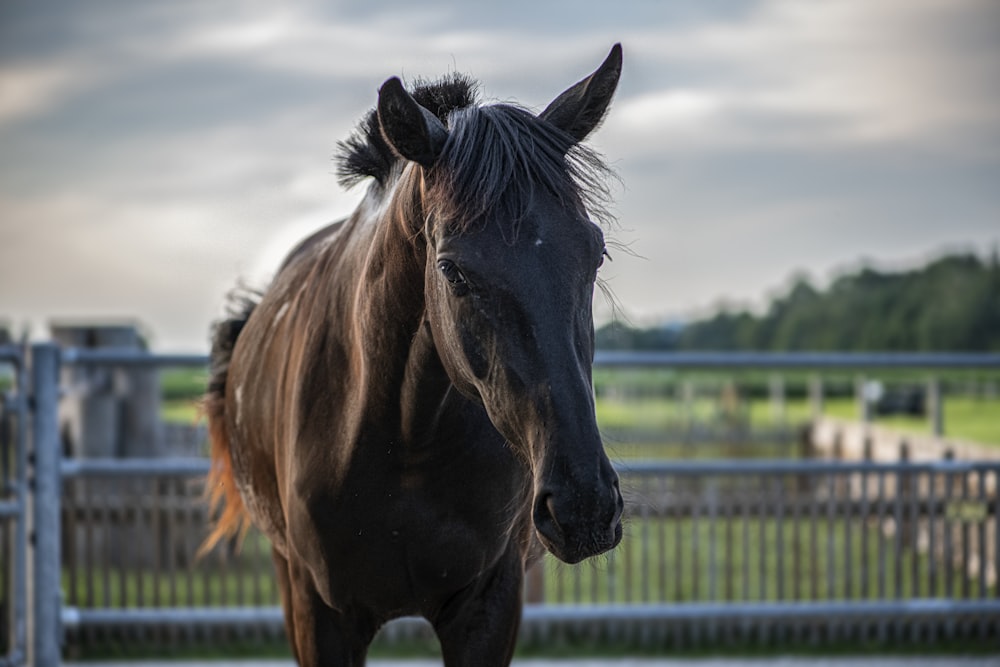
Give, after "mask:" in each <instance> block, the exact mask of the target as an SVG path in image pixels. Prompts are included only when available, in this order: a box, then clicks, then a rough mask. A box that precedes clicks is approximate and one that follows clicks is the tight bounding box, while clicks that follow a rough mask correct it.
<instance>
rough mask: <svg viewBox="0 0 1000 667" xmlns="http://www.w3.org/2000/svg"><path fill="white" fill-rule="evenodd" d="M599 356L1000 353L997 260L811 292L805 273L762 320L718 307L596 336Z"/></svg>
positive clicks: (958, 257)
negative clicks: (707, 313)
mask: <svg viewBox="0 0 1000 667" xmlns="http://www.w3.org/2000/svg"><path fill="white" fill-rule="evenodd" d="M597 346H598V348H601V349H633V350H761V351H766V350H775V351H777V350H788V351H799V350H801V351H806V350H812V351H825V350H843V351H857V352H862V351H894V350H896V351H899V350H907V351H970V352H973V351H978V352H986V351H1000V262H998V258H997V252H996V250H994V251H993V254H992V256H991V257H990V258H989V259H987V260H983V259H981V258H980V257H978V256H977V255H974V254H952V255H948V256H945V257H942V258H940V259H936V260H934V261H931V262H929V263H928V264H926V265H925V266H923V267H921V268H918V269H913V270H908V271H897V272H892V271H878V270H876V269H873V268H870V267H865V268H862V269H859V270H857V271H854V272H852V273H847V274H843V275H841V276H839V277H837V278H836V279H835V280H833V282H832V283H831V284H830V285H829V287H827V288H826V289H817V288H816V287H815V286H813V284H812V283H811V282H810V280H809V279H808V278H806V277H804V276H799V277H796V278H795V279H794V280H792V281H791V284H790V286H789V287H788V288H786V290H784V291H783V292H782V293H780V294H778V295H777V296H775V297H774V298H772V299H771V302H770V304H769V306H768V308H767V310H766V311H765V312H764V313H763V314H759V315H758V314H754V313H751V312H750V311H748V310H745V309H733V308H728V307H722V308H720V310H719V311H718V312H717V313H716V314H715V315H713V316H711V317H707V318H704V319H700V320H696V321H693V322H689V323H686V324H684V325H682V326H658V327H650V328H638V327H633V326H630V325H628V324H624V323H621V322H612V323H610V324H607V325H604V326H603V327H601V328H600V329H598V331H597Z"/></svg>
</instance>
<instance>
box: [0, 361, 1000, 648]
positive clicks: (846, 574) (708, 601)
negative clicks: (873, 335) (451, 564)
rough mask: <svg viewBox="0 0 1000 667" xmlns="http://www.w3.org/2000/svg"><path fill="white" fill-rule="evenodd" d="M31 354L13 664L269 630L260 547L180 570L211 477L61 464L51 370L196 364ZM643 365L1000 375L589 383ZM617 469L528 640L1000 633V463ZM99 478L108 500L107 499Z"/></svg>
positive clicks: (546, 590) (21, 441)
mask: <svg viewBox="0 0 1000 667" xmlns="http://www.w3.org/2000/svg"><path fill="white" fill-rule="evenodd" d="M22 354H23V353H22V352H21V351H20V349H19V348H16V349H8V348H0V363H4V362H7V363H11V364H13V365H14V367H15V369H16V371H17V373H16V377H17V380H16V391H14V392H13V396H12V397H11V398H9V399H8V405H7V406H6V408H5V412H6V413H10V412H11V411H12V410H13V412H14V413H15V414H16V421H17V429H15V436H14V440H15V441H16V445H15V446H14V447H12V448H7V449H5V450H4V451H5V459H4V460H5V465H8V466H13V467H12V468H10V469H5V473H7V472H11V470H12V471H13V472H11V474H9V475H7V474H5V475H4V478H5V479H4V481H5V491H8V492H13V494H12V495H11V493H7V494H6V495H4V496H2V497H0V525H3V526H4V527H5V529H6V526H8V525H13V526H14V531H15V532H16V531H18V530H20V531H21V537H20V538H18V539H22V540H23V539H24V525H25V522H24V520H23V517H24V509H25V505H26V504H27V503H28V502H29V495H28V494H26V493H25V489H26V488H27V480H28V479H29V477H28V475H27V473H28V472H29V471H28V469H27V449H28V448H27V442H28V440H27V436H26V435H25V433H26V431H27V428H26V427H27V425H28V418H29V411H28V400H27V398H26V397H27V396H28V395H29V394H28V391H27V390H28V371H30V373H31V378H32V387H31V389H32V393H31V399H32V403H33V411H32V412H31V413H30V416H31V417H32V424H31V426H32V428H31V432H32V437H31V441H32V442H33V444H34V448H33V451H34V461H33V465H32V467H31V471H30V472H31V474H32V477H31V479H32V482H33V489H34V492H33V493H31V494H30V503H31V505H32V512H31V516H32V524H31V530H32V532H33V534H34V540H33V541H32V545H31V546H30V547H29V549H30V551H28V552H27V553H29V557H28V558H27V559H26V560H25V558H24V556H23V554H25V553H26V549H25V548H14V549H12V550H10V551H8V552H7V553H11V554H13V558H12V567H13V568H15V570H14V571H15V572H16V571H17V569H16V568H17V567H22V568H24V567H28V570H29V571H28V572H27V576H20V577H18V576H16V575H15V576H13V578H12V582H11V585H12V586H13V587H14V595H12V596H10V597H11V599H12V603H11V604H12V605H13V612H12V613H13V618H14V619H15V623H13V624H12V627H13V628H14V631H13V633H14V637H13V638H12V640H11V643H10V645H9V647H8V651H9V652H8V656H7V662H8V663H11V664H20V663H22V661H23V655H21V654H19V653H18V651H19V650H22V652H24V651H26V652H27V655H28V659H29V660H30V661H32V664H37V665H58V663H59V660H60V637H61V636H62V635H61V633H62V631H64V630H65V631H70V632H74V633H81V632H82V633H86V632H89V631H91V630H94V631H104V630H106V629H108V628H112V629H113V628H127V630H126V631H127V632H128V633H132V634H135V633H140V634H141V633H143V632H149V633H153V634H156V633H160V634H162V636H163V637H165V638H166V639H167V640H171V639H175V638H176V637H177V636H179V635H178V633H181V634H183V633H185V632H188V631H189V630H190V629H191V628H192V627H193V628H194V630H190V631H193V632H196V633H202V632H203V631H205V632H207V631H210V630H211V627H218V628H230V629H232V628H250V629H251V631H253V632H262V633H268V632H280V631H281V614H280V611H279V609H278V607H277V599H278V598H277V592H276V590H275V588H274V585H273V581H271V579H270V571H271V570H270V563H269V555H268V548H267V545H266V544H264V543H263V541H262V539H259V538H257V537H255V536H254V535H253V534H251V536H250V537H249V538H248V541H247V543H246V545H245V546H244V549H243V551H242V552H239V553H237V552H236V551H235V550H234V549H232V548H231V547H232V545H222V546H221V547H219V548H218V549H217V550H216V552H214V553H213V554H210V555H209V556H208V557H207V558H206V559H204V560H202V561H199V562H197V563H195V562H194V561H192V560H191V555H192V554H193V553H194V551H195V549H196V547H197V545H198V543H199V542H200V536H201V535H202V534H203V532H202V531H204V527H205V524H206V510H205V507H204V505H203V504H202V501H201V497H200V489H199V488H198V484H197V482H196V481H195V480H197V479H199V478H201V477H203V476H204V473H205V472H206V470H207V465H208V464H207V461H205V460H203V459H150V460H144V459H113V460H103V459H75V460H70V459H64V458H62V455H61V449H60V440H59V432H58V429H59V424H58V417H57V407H58V397H59V387H58V375H59V373H58V371H59V368H60V367H61V366H66V365H78V366H91V365H99V366H204V365H205V364H206V363H207V358H206V357H204V356H202V355H169V356H162V355H151V354H145V353H121V352H113V351H103V350H99V351H98V350H82V349H80V350H75V349H68V350H62V351H60V350H59V349H57V348H56V347H55V346H54V345H51V344H39V345H35V346H33V347H32V349H31V358H30V361H31V363H30V366H29V365H28V364H26V363H25V359H24V357H23V356H22ZM648 366H655V367H670V368H678V369H685V368H701V369H749V368H769V369H809V370H815V369H828V368H836V369H866V368H951V369H970V368H975V369H986V368H990V369H995V368H1000V355H922V354H921V355H887V354H874V355H854V354H689V353H684V354H635V353H628V354H622V353H609V352H599V353H598V355H597V358H596V360H595V367H605V368H620V367H648ZM9 452H14V454H13V455H12V456H13V459H10V458H9V457H10V456H11V454H10V453H9ZM11 460H12V461H13V463H7V461H11ZM620 472H621V475H622V480H623V490H624V491H625V492H626V494H627V501H628V512H627V514H628V528H627V537H626V539H625V541H624V542H623V544H622V546H621V547H620V548H619V549H617V550H615V551H614V552H612V553H611V554H610V555H608V556H606V557H604V558H601V559H596V560H595V561H591V562H590V563H587V564H584V565H583V566H582V567H572V568H571V567H568V566H564V565H560V564H557V563H555V562H554V561H552V560H549V561H546V562H545V565H544V568H543V569H542V570H541V571H540V576H539V577H534V578H533V579H532V580H531V581H530V582H529V590H528V591H527V595H528V597H529V599H530V600H531V601H532V602H531V604H529V605H528V606H527V607H526V609H525V616H524V619H525V628H526V631H528V632H536V631H538V629H539V628H546V627H548V626H549V625H551V624H553V623H561V624H564V625H565V624H568V625H569V626H571V627H572V626H574V625H582V626H586V627H592V626H593V624H612V625H614V624H619V625H617V626H616V627H621V625H620V624H623V623H625V624H630V625H629V627H641V629H642V632H649V633H653V634H654V635H656V634H657V633H661V634H662V633H664V632H668V631H671V630H670V628H678V627H683V626H684V624H693V623H698V624H702V625H704V626H705V627H707V628H708V631H709V632H713V633H714V632H716V631H720V632H722V631H725V630H726V628H731V627H732V626H731V625H727V623H730V624H731V623H732V622H738V623H739V624H742V626H747V624H754V623H758V624H759V623H763V622H770V621H775V620H778V619H786V620H788V621H789V622H792V623H799V624H803V623H805V624H809V626H810V628H812V629H815V628H817V627H825V626H826V625H830V626H831V627H832V625H833V624H835V623H843V622H857V623H861V624H867V625H865V627H868V626H871V627H875V628H880V629H885V628H890V629H891V628H892V627H894V626H893V625H892V623H896V624H897V625H898V624H906V623H910V622H921V623H926V624H927V626H926V627H932V628H935V629H934V630H933V631H934V632H935V633H936V632H938V629H940V632H941V633H942V636H950V635H949V633H950V632H952V631H953V630H954V628H955V623H954V621H957V620H962V619H964V620H963V622H965V621H968V623H971V624H972V626H971V627H973V628H975V629H976V630H975V633H977V634H978V636H983V637H985V636H989V633H997V632H1000V597H998V595H1000V594H998V588H1000V586H998V584H997V572H998V570H1000V556H998V554H1000V512H998V506H997V487H998V486H1000V467H998V464H991V463H976V462H934V463H898V464H874V463H844V462H839V463H820V462H815V461H772V460H756V461H750V460H747V461H738V462H736V461H680V462H676V463H656V464H649V463H641V462H631V463H628V464H622V465H621V466H620ZM95 480H101V481H102V483H103V484H104V485H103V486H101V487H100V490H98V487H97V486H95V485H93V484H92V483H93V482H94V481H95ZM109 484H110V486H109ZM19 485H20V486H19ZM23 546H24V545H22V547H23ZM18 558H20V559H21V560H20V561H19V562H20V565H18V564H17V563H15V562H14V561H16V560H17V559H18ZM29 566H30V567H29ZM62 577H65V581H66V584H65V587H63V585H62ZM25 580H27V581H28V583H29V588H28V589H27V593H26V594H24V597H19V596H20V595H22V594H21V593H18V592H17V589H16V587H17V586H18V585H19V584H18V582H23V581H25ZM19 600H20V602H19ZM24 600H28V608H27V609H25V608H24V604H25V603H24ZM18 605H20V606H18ZM18 610H20V611H18ZM888 616H893V617H898V618H887V617H888ZM24 619H27V621H28V622H27V623H22V620H24ZM942 619H944V620H945V621H947V622H945V623H940V621H941V620H942ZM935 624H936V625H935ZM413 625H414V622H413V621H412V620H407V621H403V622H401V623H399V624H396V627H404V628H405V627H411V626H413ZM417 625H419V624H417ZM25 626H27V628H28V629H27V630H25ZM859 627H860V626H859ZM880 631H881V630H880ZM19 647H20V649H19Z"/></svg>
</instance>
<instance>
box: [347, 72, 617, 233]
mask: <svg viewBox="0 0 1000 667" xmlns="http://www.w3.org/2000/svg"><path fill="white" fill-rule="evenodd" d="M477 88H478V84H477V83H476V82H475V81H474V80H473V79H471V78H469V77H467V76H464V75H461V74H457V73H456V74H450V75H447V76H445V77H443V78H441V79H439V80H438V81H434V82H426V81H417V82H416V83H415V85H414V86H413V89H412V92H411V94H412V95H413V97H414V99H416V101H417V103H419V104H420V105H421V106H423V107H424V108H426V109H427V110H428V111H431V112H433V113H434V114H435V115H436V116H437V117H438V118H439V119H440V120H441V122H442V123H444V124H445V125H446V127H447V128H448V140H447V142H446V144H445V146H444V150H443V152H442V155H441V156H440V158H439V161H438V164H437V168H436V169H435V170H434V171H435V173H434V177H433V178H432V179H431V181H432V183H431V188H432V190H433V191H434V192H435V193H436V195H437V196H436V197H435V199H436V204H437V210H436V211H435V213H436V214H438V215H439V217H442V218H444V219H446V220H447V221H448V224H451V225H457V226H458V227H459V228H460V229H468V228H470V227H472V226H474V225H476V224H481V223H485V222H486V219H487V218H491V219H496V220H498V221H500V222H501V223H502V224H504V226H505V227H504V236H505V237H507V238H508V239H513V238H516V236H517V230H518V227H519V225H520V221H521V219H522V217H523V215H524V213H525V212H526V211H527V208H528V207H529V206H530V205H531V202H532V201H533V198H534V195H535V193H536V191H537V190H538V189H539V188H542V189H545V190H547V191H548V192H549V193H550V194H552V195H554V196H556V197H557V198H559V199H560V200H561V201H562V203H563V205H564V206H565V207H567V209H569V208H573V207H575V206H581V205H582V206H583V208H584V209H585V210H586V212H587V213H588V214H589V215H590V216H592V217H593V218H596V219H597V220H598V221H599V222H603V223H610V222H612V221H613V216H612V215H610V213H609V212H608V210H607V202H608V201H609V200H610V193H609V190H608V179H609V177H611V178H613V176H614V175H613V172H612V171H611V170H610V169H609V168H608V167H607V165H606V164H605V163H604V161H603V160H602V159H601V156H600V155H599V154H598V153H596V152H594V151H592V150H591V149H589V148H587V147H586V146H583V145H581V144H579V143H577V142H576V141H575V140H574V139H573V137H571V136H570V135H569V134H567V133H565V132H563V131H562V130H560V129H559V128H557V127H555V126H554V125H552V124H550V123H548V122H546V121H544V120H540V119H538V118H537V117H536V116H535V115H534V114H533V113H531V112H530V111H528V110H526V109H524V108H522V107H519V106H517V105H513V104H494V105H486V106H478V99H477V98H478V95H477ZM338 147H339V151H338V155H337V160H338V169H337V174H338V177H339V179H340V182H341V183H342V184H343V185H344V186H345V187H350V186H353V185H355V184H357V183H359V182H360V181H362V180H363V179H365V178H367V177H371V178H374V179H375V180H376V181H377V182H378V183H380V184H381V185H383V186H386V185H388V183H389V179H390V177H391V175H392V173H393V170H394V168H395V166H396V163H397V161H399V160H401V159H402V158H400V157H399V156H398V155H396V153H395V151H393V150H392V148H391V147H390V146H389V144H388V143H387V142H386V141H385V139H384V138H383V136H382V132H381V129H380V128H379V122H378V116H377V113H376V112H375V110H372V111H370V112H369V113H368V114H366V115H365V117H364V118H363V119H362V121H361V123H360V124H359V127H358V129H357V130H356V131H355V132H354V133H353V134H352V135H351V137H350V138H349V139H347V140H346V141H344V142H341V143H340V144H339V145H338Z"/></svg>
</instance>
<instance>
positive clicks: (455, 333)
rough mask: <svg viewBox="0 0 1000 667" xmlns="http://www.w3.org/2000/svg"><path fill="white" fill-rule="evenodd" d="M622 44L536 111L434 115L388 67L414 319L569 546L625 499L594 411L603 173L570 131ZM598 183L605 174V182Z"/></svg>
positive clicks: (386, 133) (577, 132) (490, 109)
mask: <svg viewBox="0 0 1000 667" xmlns="http://www.w3.org/2000/svg"><path fill="white" fill-rule="evenodd" d="M620 72H621V48H620V47H619V46H617V45H616V46H615V47H614V49H613V50H612V51H611V53H610V54H609V56H608V57H607V59H606V60H605V62H604V63H603V64H602V65H601V66H600V68H598V69H597V70H596V71H595V72H594V73H593V74H592V75H591V76H589V77H587V78H586V79H584V80H582V81H580V82H579V83H577V84H576V85H574V86H572V87H570V88H569V89H568V90H566V91H565V92H563V93H562V94H561V95H559V96H558V97H557V98H556V99H555V100H554V101H553V102H552V103H551V104H550V105H549V106H548V107H547V108H546V109H545V110H544V111H543V112H541V113H540V114H538V115H535V114H533V113H530V112H529V111H527V110H525V109H522V108H520V107H516V106H511V105H493V106H483V107H476V106H471V107H468V108H463V109H457V110H454V111H452V112H451V113H450V115H448V117H447V118H445V119H443V120H442V119H441V118H439V117H438V116H437V115H436V113H435V112H434V111H433V110H431V109H428V108H425V107H424V106H421V104H420V103H418V102H417V100H416V99H415V98H414V97H413V96H411V95H410V94H409V93H408V92H407V91H406V90H405V89H404V87H403V86H402V84H401V83H400V82H399V80H398V79H395V78H394V79H390V80H389V81H387V82H386V83H385V84H384V85H383V86H382V88H381V89H380V91H379V100H378V107H377V114H378V123H379V126H380V129H381V133H382V136H383V137H384V139H385V141H386V142H387V143H388V144H389V145H390V146H391V147H392V148H393V150H394V151H395V152H396V153H398V154H399V155H400V156H401V157H403V158H405V160H407V161H408V163H409V165H408V166H407V167H406V168H407V169H411V170H412V171H413V173H414V174H416V176H414V178H416V179H417V180H418V182H419V185H418V188H417V189H418V190H419V192H420V196H419V198H420V201H419V208H420V216H419V220H418V223H417V224H416V225H415V226H416V228H415V229H414V230H413V234H414V236H417V237H422V239H423V243H424V244H425V248H426V253H425V268H424V295H425V320H426V322H427V323H428V324H429V326H430V329H431V332H432V335H433V339H434V345H435V348H436V350H437V354H438V356H439V357H440V360H441V362H442V365H443V367H444V369H445V370H446V372H447V373H448V375H449V377H450V379H451V382H452V383H453V384H454V386H455V387H456V388H457V389H458V390H459V391H461V392H462V393H463V394H464V395H465V396H467V397H468V398H470V399H471V400H474V401H476V402H478V403H480V404H482V406H483V407H484V408H485V410H486V412H487V414H488V415H489V418H490V420H491V421H492V423H493V425H494V426H495V427H496V429H497V430H498V431H499V432H500V433H501V434H502V435H503V436H504V438H506V439H507V441H508V442H509V443H510V445H511V446H512V447H513V448H514V449H515V450H516V451H517V452H518V453H519V455H520V456H521V457H522V458H523V459H524V460H525V461H526V463H527V465H528V467H529V468H530V470H531V474H532V478H533V487H534V488H533V505H532V519H533V522H534V527H535V530H536V532H537V534H538V536H539V538H540V539H541V541H542V543H543V544H544V545H545V546H546V548H548V549H549V550H550V551H551V552H552V553H553V554H554V555H556V556H557V557H558V558H560V559H561V560H563V561H566V562H578V561H580V560H583V559H584V558H587V557H589V556H592V555H595V554H599V553H602V552H604V551H607V550H609V549H611V548H613V547H614V546H615V545H616V544H617V543H618V542H619V541H620V539H621V534H622V527H621V515H622V508H623V501H622V497H621V493H620V490H619V487H618V477H617V475H616V473H615V471H614V469H613V468H612V466H611V463H610V462H609V461H608V458H607V456H606V455H605V453H604V448H603V444H602V442H601V438H600V434H599V432H598V427H597V422H596V418H595V414H594V398H593V387H592V381H591V370H592V368H591V367H592V363H593V354H594V327H593V315H592V300H593V292H594V285H595V280H596V277H597V271H598V268H599V266H600V265H601V263H602V261H603V258H604V255H605V252H606V250H605V245H604V236H603V233H602V230H601V228H600V227H599V226H598V225H597V224H595V223H594V222H593V221H592V220H591V215H592V209H593V204H594V201H595V199H596V198H595V196H594V188H595V187H596V188H598V189H600V188H601V187H603V186H602V185H601V183H600V181H601V178H600V176H603V174H600V173H599V172H600V170H601V169H602V168H603V167H601V166H600V161H599V159H598V158H597V157H596V155H595V154H594V153H592V152H590V151H588V150H587V149H585V148H583V147H582V146H581V142H582V141H583V140H584V139H585V138H586V137H587V136H588V135H589V134H590V133H591V132H592V131H593V130H594V129H595V128H596V127H597V126H598V125H599V124H600V122H601V121H602V119H603V118H604V115H605V112H606V111H607V108H608V106H609V104H610V101H611V98H612V96H613V94H614V92H615V89H616V87H617V83H618V78H619V75H620ZM605 192H606V190H605Z"/></svg>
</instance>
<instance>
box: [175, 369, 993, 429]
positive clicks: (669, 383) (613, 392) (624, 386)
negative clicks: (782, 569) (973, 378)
mask: <svg viewBox="0 0 1000 667" xmlns="http://www.w3.org/2000/svg"><path fill="white" fill-rule="evenodd" d="M798 375H799V376H802V377H805V375H804V374H802V373H799V374H798ZM767 377H768V376H766V375H764V374H760V377H756V376H751V377H750V378H749V379H747V378H746V377H741V379H740V382H743V383H746V382H751V381H752V382H755V383H757V384H760V383H763V382H766V380H767ZM789 377H790V378H791V379H788V380H787V383H788V384H787V386H789V387H790V388H791V387H792V386H793V385H792V382H793V380H794V377H793V376H789ZM796 377H797V376H796ZM595 378H597V380H598V382H599V383H600V385H599V386H601V387H603V390H602V391H601V392H600V394H601V397H599V398H598V400H597V418H598V423H600V425H601V426H602V428H606V429H634V430H639V431H649V430H656V429H667V428H676V427H678V426H681V425H685V424H690V423H692V422H696V423H708V422H714V423H720V419H723V420H724V419H730V420H736V421H739V420H743V421H745V420H749V423H750V424H751V425H752V426H754V427H767V426H773V425H775V424H777V423H787V424H790V425H796V424H800V423H803V422H805V421H807V420H808V419H809V418H810V417H811V414H812V413H811V408H810V405H809V402H808V401H807V400H806V399H805V398H790V399H788V400H787V401H786V403H785V405H784V408H783V412H782V413H780V414H776V410H775V408H774V406H773V405H772V404H771V402H770V401H769V400H767V399H766V398H756V399H751V400H746V401H744V402H743V403H741V404H740V406H739V407H736V408H735V409H733V408H731V409H730V413H729V414H723V413H722V411H721V409H720V401H719V400H718V399H717V398H716V397H717V396H718V395H719V393H720V391H722V390H723V388H724V387H725V386H726V382H724V378H723V377H721V376H719V375H710V374H705V375H704V377H702V376H701V375H699V376H696V377H695V379H700V381H702V382H703V383H704V384H702V385H698V386H699V387H700V391H699V392H698V395H697V396H695V397H694V398H693V399H692V400H690V401H688V402H686V403H685V402H684V401H682V400H679V399H674V398H667V397H666V396H669V395H671V393H673V392H675V391H676V390H677V387H676V382H677V376H676V374H674V373H669V372H664V371H628V372H626V371H608V370H601V371H599V372H597V373H595ZM207 381H208V375H207V371H205V370H203V369H177V370H170V371H164V372H163V374H162V376H161V383H162V386H163V396H164V401H163V409H162V414H163V418H164V419H165V420H167V421H170V422H181V423H189V424H190V423H195V422H197V421H198V420H199V418H200V413H199V408H198V401H199V399H200V397H201V394H202V393H203V391H204V388H205V386H206V384H207ZM797 381H798V382H800V383H801V381H802V378H799V380H797ZM830 382H831V383H834V384H836V383H839V385H844V386H846V384H847V383H849V382H850V380H849V379H848V378H840V379H836V378H834V379H831V380H830ZM609 387H610V389H609ZM841 389H843V386H842V387H841ZM800 393H801V392H800ZM733 412H735V414H733ZM824 414H827V415H830V416H833V417H840V418H844V419H856V418H857V416H858V410H857V404H856V402H855V401H854V399H853V398H840V397H837V398H828V399H827V400H826V401H825V403H824ZM875 423H877V424H881V425H885V426H887V427H891V428H895V429H899V430H901V431H904V432H909V433H929V431H930V427H929V422H928V420H927V419H924V418H910V417H900V416H894V417H885V418H878V419H877V420H876V422H875ZM944 425H945V433H946V435H948V436H951V437H955V438H960V439H963V440H972V441H975V442H981V443H984V444H989V445H996V446H998V447H1000V397H994V398H992V399H988V398H983V397H976V396H969V395H946V397H945V403H944Z"/></svg>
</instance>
